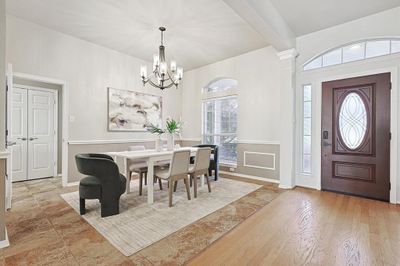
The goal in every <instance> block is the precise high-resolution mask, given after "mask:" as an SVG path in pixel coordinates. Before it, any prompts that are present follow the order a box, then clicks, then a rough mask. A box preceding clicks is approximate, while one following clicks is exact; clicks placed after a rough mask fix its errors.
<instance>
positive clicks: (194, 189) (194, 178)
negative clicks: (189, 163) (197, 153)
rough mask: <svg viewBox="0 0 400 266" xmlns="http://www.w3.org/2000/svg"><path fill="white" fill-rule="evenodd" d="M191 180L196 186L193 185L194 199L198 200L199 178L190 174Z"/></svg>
mask: <svg viewBox="0 0 400 266" xmlns="http://www.w3.org/2000/svg"><path fill="white" fill-rule="evenodd" d="M190 180H193V182H194V185H193V194H194V197H195V198H197V176H195V175H194V174H190Z"/></svg>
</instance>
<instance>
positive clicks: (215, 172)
mask: <svg viewBox="0 0 400 266" xmlns="http://www.w3.org/2000/svg"><path fill="white" fill-rule="evenodd" d="M218 172H219V170H218V166H216V167H215V170H214V174H215V177H214V180H215V181H217V180H218V177H219V175H218V174H219V173H218Z"/></svg>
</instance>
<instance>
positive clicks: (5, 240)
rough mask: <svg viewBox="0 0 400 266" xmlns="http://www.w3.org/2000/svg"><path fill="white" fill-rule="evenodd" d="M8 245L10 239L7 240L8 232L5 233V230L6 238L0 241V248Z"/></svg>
mask: <svg viewBox="0 0 400 266" xmlns="http://www.w3.org/2000/svg"><path fill="white" fill-rule="evenodd" d="M9 245H10V241H8V234H7V230H6V239H4V240H2V241H0V248H5V247H8V246H9Z"/></svg>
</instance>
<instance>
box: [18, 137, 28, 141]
mask: <svg viewBox="0 0 400 266" xmlns="http://www.w3.org/2000/svg"><path fill="white" fill-rule="evenodd" d="M17 139H20V140H23V141H25V140H27V138H17Z"/></svg>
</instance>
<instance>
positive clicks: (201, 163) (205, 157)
mask: <svg viewBox="0 0 400 266" xmlns="http://www.w3.org/2000/svg"><path fill="white" fill-rule="evenodd" d="M210 155H211V148H199V149H198V150H197V152H196V157H195V159H194V164H193V165H190V167H189V174H190V178H191V180H192V181H193V188H194V197H195V198H197V178H198V177H201V176H202V175H204V176H205V178H206V180H207V186H208V192H211V186H210V180H209V175H208V168H209V167H210Z"/></svg>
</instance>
